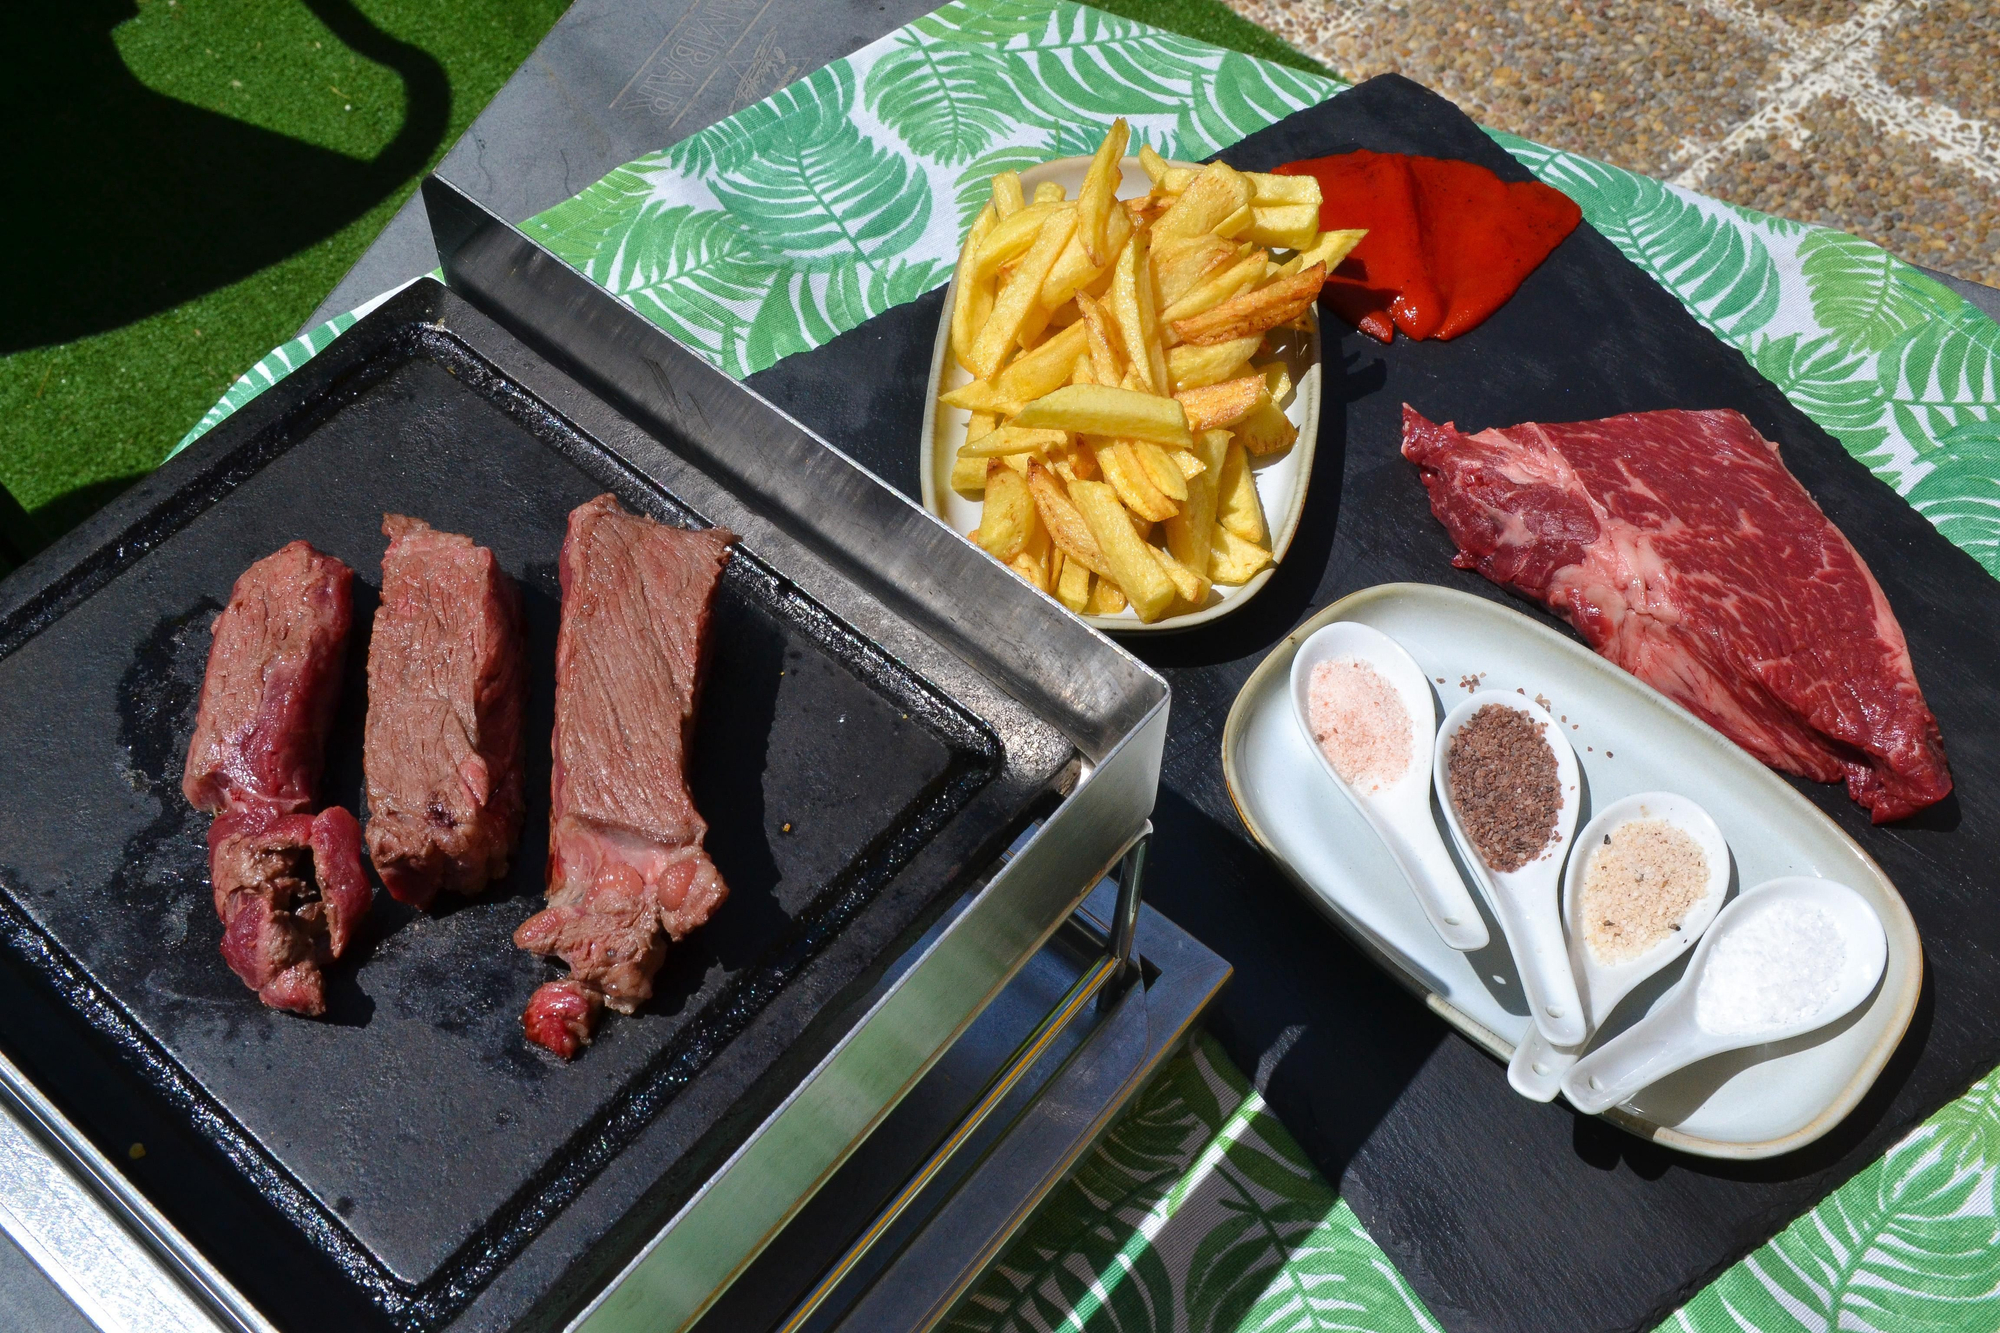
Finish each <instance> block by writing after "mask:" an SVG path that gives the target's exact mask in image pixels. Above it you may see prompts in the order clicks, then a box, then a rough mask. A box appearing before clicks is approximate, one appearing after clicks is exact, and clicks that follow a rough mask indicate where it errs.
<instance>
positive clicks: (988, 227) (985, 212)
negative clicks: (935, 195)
mask: <svg viewBox="0 0 2000 1333" xmlns="http://www.w3.org/2000/svg"><path fill="white" fill-rule="evenodd" d="M998 221H999V215H998V214H997V213H995V212H994V211H993V205H991V204H988V205H987V206H986V207H985V208H983V209H981V210H980V211H979V216H978V217H977V218H975V219H973V223H972V230H971V231H970V232H969V233H967V235H966V238H965V246H964V248H963V249H961V250H960V251H959V252H958V272H957V274H956V275H955V276H954V278H953V282H954V283H955V284H956V287H955V289H954V292H953V295H952V304H951V355H952V359H953V360H955V361H957V362H958V364H959V365H961V366H963V365H965V364H966V362H967V361H968V360H969V359H970V357H971V355H972V339H973V337H974V336H975V335H977V334H978V332H979V326H980V325H981V324H983V323H984V322H985V320H986V316H987V315H988V314H989V313H991V311H992V309H993V280H992V279H991V278H990V277H989V278H986V279H984V280H983V281H982V280H981V279H979V278H978V277H977V276H975V274H974V270H975V269H976V268H977V267H978V263H977V260H978V254H979V246H980V243H981V242H982V241H984V240H985V239H986V236H987V234H988V233H989V232H991V231H992V230H993V227H994V224H995V223H997V222H998ZM981 297H984V298H985V309H983V310H981V309H979V306H980V298H981Z"/></svg>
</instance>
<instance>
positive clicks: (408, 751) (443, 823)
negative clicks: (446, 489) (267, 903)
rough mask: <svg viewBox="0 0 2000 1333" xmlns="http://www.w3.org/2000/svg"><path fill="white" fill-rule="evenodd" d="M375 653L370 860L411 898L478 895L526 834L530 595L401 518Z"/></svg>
mask: <svg viewBox="0 0 2000 1333" xmlns="http://www.w3.org/2000/svg"><path fill="white" fill-rule="evenodd" d="M382 531H383V532H384V533H385V534H386V535H387V536H388V537H389V539H390V540H389V550H388V553H387V554H385V555H384V556H383V557H382V606H381V609H380V610H378V611H377V612H376V613H375V632H374V636H373V638H372V639H371V640H370V642H369V645H368V731H367V738H366V741H365V749H364V758H365V760H366V763H367V768H368V855H369V857H370V859H371V860H373V861H374V863H375V872H376V873H377V874H379V875H380V876H381V877H382V884H383V886H384V887H385V888H387V889H388V890H389V892H390V893H391V894H393V895H395V897H396V898H397V899H398V900H399V901H401V902H406V903H409V904H411V905H413V906H416V907H428V906H430V904H431V900H432V899H434V898H435V897H437V894H438V890H440V889H446V890H449V891H450V892H452V893H460V894H474V893H478V892H479V891H480V890H481V889H483V888H485V887H486V884H487V882H488V881H489V880H492V879H494V878H496V877H498V876H500V875H502V874H505V873H506V870H507V863H508V861H509V860H510V859H511V858H512V857H513V854H514V844H515V842H516V840H518V839H519V837H520V835H521V811H522V799H521V702H522V696H523V694H524V693H525V691H526V687H527V677H526V670H525V665H524V661H523V657H524V649H523V646H522V626H521V596H520V590H519V589H518V588H516V587H515V585H514V581H513V580H512V579H510V578H508V577H507V575H506V574H505V573H504V572H503V571H502V570H501V568H500V565H499V562H498V561H496V560H495V559H494V558H493V552H491V551H490V550H488V549H487V548H485V547H484V546H474V545H473V544H472V540H471V538H469V537H461V536H458V535H457V534H455V533H449V532H439V531H437V530H436V529H434V528H432V527H431V526H430V525H429V524H427V523H424V522H423V521H422V520H420V519H414V518H405V517H403V516H402V515H401V514H389V515H386V516H384V518H383V520H382Z"/></svg>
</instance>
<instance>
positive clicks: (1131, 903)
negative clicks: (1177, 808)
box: [1111, 822, 1153, 991]
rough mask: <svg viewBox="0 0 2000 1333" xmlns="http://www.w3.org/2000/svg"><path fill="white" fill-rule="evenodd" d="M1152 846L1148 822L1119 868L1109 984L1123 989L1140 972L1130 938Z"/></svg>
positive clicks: (1135, 929)
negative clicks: (1112, 970)
mask: <svg viewBox="0 0 2000 1333" xmlns="http://www.w3.org/2000/svg"><path fill="white" fill-rule="evenodd" d="M1152 845H1153V825H1152V824H1151V822H1148V823H1147V825H1146V831H1145V832H1143V833H1141V834H1140V835H1139V841H1137V842H1135V843H1133V844H1132V850H1131V851H1129V852H1127V853H1125V863H1124V865H1123V866H1121V867H1120V868H1119V871H1118V906H1117V908H1116V909H1115V910H1114V912H1113V915H1112V921H1111V957H1112V958H1113V959H1114V960H1116V962H1117V968H1118V970H1117V972H1116V973H1115V974H1114V975H1113V976H1112V985H1113V986H1115V987H1116V988H1117V989H1118V990H1121V991H1122V990H1124V989H1125V988H1126V987H1127V986H1129V985H1131V984H1132V980H1133V978H1134V977H1136V976H1138V975H1139V960H1138V958H1137V956H1136V955H1135V954H1134V952H1133V948H1132V944H1133V939H1134V938H1135V936H1136V935H1137V933H1138V930H1139V903H1140V901H1141V895H1142V894H1143V893H1144V889H1145V879H1146V852H1147V850H1148V849H1149V848H1150V847H1151V846H1152Z"/></svg>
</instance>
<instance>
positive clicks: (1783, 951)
mask: <svg viewBox="0 0 2000 1333" xmlns="http://www.w3.org/2000/svg"><path fill="white" fill-rule="evenodd" d="M1846 962H1847V940H1846V937H1845V936H1843V935H1842V934H1841V933H1840V927H1839V926H1837V925H1835V924H1834V922H1833V918H1831V917H1829V916H1828V915H1827V914H1826V913H1825V912H1822V911H1821V910H1820V909H1819V908H1817V907H1814V906H1813V905H1812V904H1810V903H1803V902H1800V901H1799V900H1798V899H1796V898H1778V899H1776V900H1774V901H1772V902H1768V903H1765V904H1763V905H1762V906H1760V907H1757V908H1754V909H1753V910H1752V911H1751V912H1750V913H1749V914H1748V915H1747V916H1745V917H1743V918H1742V919H1740V920H1738V921H1735V922H1733V923H1731V925H1730V929H1729V931H1728V932H1727V933H1726V934H1724V935H1723V937H1722V938H1721V939H1719V940H1717V941H1716V942H1715V947H1714V948H1712V949H1711V950H1709V954H1708V966H1707V968H1706V969H1705V970H1704V971H1703V972H1702V976H1701V987H1700V989H1699V990H1697V991H1696V992H1695V997H1694V1002H1695V1021H1696V1022H1697V1023H1699V1024H1701V1026H1702V1027H1704V1028H1706V1029H1707V1030H1708V1031H1710V1032H1713V1033H1715V1034H1717V1035H1718V1036H1738V1035H1741V1034H1743V1033H1746V1032H1759V1031H1762V1030H1764V1029H1766V1028H1777V1027H1784V1026H1787V1025H1789V1024H1792V1023H1798V1022H1802V1021H1803V1020H1805V1019H1807V1018H1809V1017H1811V1016H1812V1015H1813V1014H1816V1013H1818V1012H1819V1011H1820V1010H1821V1009H1824V1008H1825V1007H1826V1003H1827V1001H1828V1000H1831V999H1832V998H1833V992H1834V989H1835V988H1836V987H1837V986H1838V985H1839V984H1840V972H1841V968H1842V967H1844V966H1845V965H1846Z"/></svg>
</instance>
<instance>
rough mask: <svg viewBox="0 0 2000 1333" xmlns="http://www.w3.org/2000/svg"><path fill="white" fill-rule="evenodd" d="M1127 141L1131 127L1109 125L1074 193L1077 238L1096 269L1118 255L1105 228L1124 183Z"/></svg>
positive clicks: (1120, 121)
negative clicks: (1120, 185)
mask: <svg viewBox="0 0 2000 1333" xmlns="http://www.w3.org/2000/svg"><path fill="white" fill-rule="evenodd" d="M1130 137H1131V127H1130V126H1128V125H1127V124H1126V123H1125V117H1123V116H1120V117H1119V118H1118V119H1116V120H1114V121H1112V122H1111V130H1110V132H1109V133H1108V134H1106V135H1105V136H1104V142H1103V143H1101V144H1099V145H1098V146H1097V154H1096V156H1094V157H1092V158H1091V159H1090V170H1089V171H1087V172H1085V173H1084V177H1083V184H1082V185H1081V186H1080V187H1078V189H1077V192H1076V234H1077V236H1078V238H1079V239H1081V240H1082V242H1083V251H1084V253H1085V254H1087V255H1089V256H1090V262H1091V264H1092V265H1093V266H1095V267H1097V268H1103V267H1104V266H1105V265H1106V264H1108V263H1110V262H1111V256H1112V255H1113V254H1115V253H1117V252H1116V251H1115V250H1113V249H1111V248H1110V242H1109V240H1108V238H1107V236H1106V234H1105V225H1106V223H1107V221H1108V220H1109V218H1110V215H1111V212H1112V208H1111V205H1112V204H1114V203H1115V202H1117V198H1118V186H1119V184H1120V182H1121V181H1122V180H1123V179H1124V176H1123V173H1122V172H1121V171H1120V170H1119V168H1120V166H1121V165H1122V164H1123V163H1124V161H1125V144H1126V142H1127V140H1128V139H1130ZM1118 211H1119V212H1121V213H1122V212H1124V210H1123V209H1119V210H1118ZM1127 220H1128V221H1129V218H1128V219H1127ZM1072 290H1074V289H1072Z"/></svg>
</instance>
